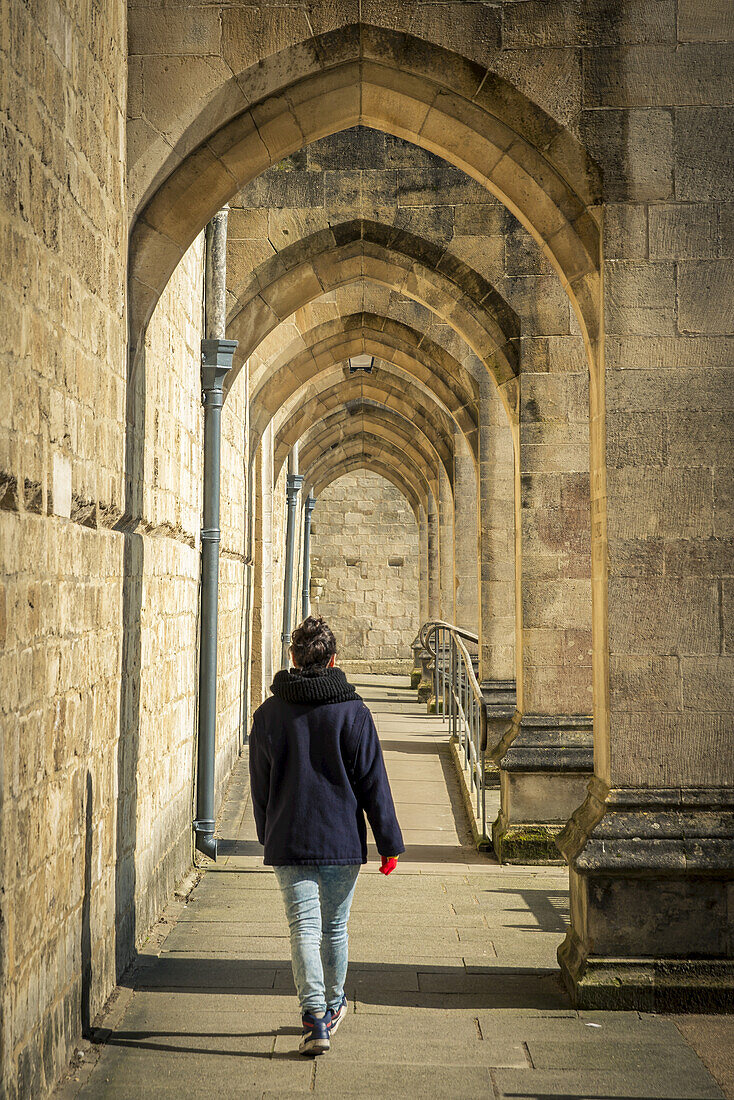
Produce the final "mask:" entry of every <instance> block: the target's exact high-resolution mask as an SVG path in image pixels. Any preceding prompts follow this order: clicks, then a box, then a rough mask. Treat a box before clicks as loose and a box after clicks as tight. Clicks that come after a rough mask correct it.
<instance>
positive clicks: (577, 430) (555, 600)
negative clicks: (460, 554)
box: [492, 370, 593, 863]
mask: <svg viewBox="0 0 734 1100" xmlns="http://www.w3.org/2000/svg"><path fill="white" fill-rule="evenodd" d="M587 407H588V383H587V380H586V375H585V374H581V373H578V374H576V373H573V372H570V371H569V372H568V373H562V374H561V373H557V374H552V373H550V372H542V371H538V372H537V373H532V372H530V371H528V370H525V371H523V372H522V373H521V376H520V403H519V422H518V449H519V470H518V475H519V476H518V478H517V484H518V492H517V500H516V514H517V520H516V527H517V535H518V540H517V547H518V563H519V575H518V581H519V584H518V594H519V598H518V600H517V636H518V639H519V659H518V677H517V710H516V712H515V715H514V717H513V720H512V722H511V724H510V726H509V728H508V729H507V730H506V732H505V734H504V735H503V737H502V738H501V739H500V742H499V744H498V745H496V746H495V749H494V750H493V752H492V757H493V759H494V760H495V761H497V762H499V767H500V791H501V808H500V813H499V816H498V818H497V820H496V821H495V823H494V825H493V828H492V841H493V844H494V847H495V851H496V852H497V855H498V858H499V859H500V860H502V861H503V862H515V863H527V862H557V861H559V860H560V853H559V851H558V849H557V847H556V844H555V839H556V837H557V836H558V835H559V834H560V832H561V830H562V828H563V827H564V825H565V823H566V822H567V821H568V819H569V818H570V817H571V815H572V814H573V812H574V810H575V809H577V807H578V806H579V805H580V804H581V803H582V802H583V800H584V797H585V794H586V788H587V784H588V782H589V778H590V776H591V774H592V771H593V744H592V725H593V722H592V717H591V716H592V675H591V542H590V539H591V525H590V513H589V503H588V502H589V448H588V436H587V413H586V410H587Z"/></svg>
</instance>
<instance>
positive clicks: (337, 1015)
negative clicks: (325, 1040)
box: [329, 996, 347, 1035]
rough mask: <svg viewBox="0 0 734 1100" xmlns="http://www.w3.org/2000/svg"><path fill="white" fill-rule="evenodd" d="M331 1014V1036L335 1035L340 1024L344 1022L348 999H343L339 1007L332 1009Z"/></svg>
mask: <svg viewBox="0 0 734 1100" xmlns="http://www.w3.org/2000/svg"><path fill="white" fill-rule="evenodd" d="M330 1013H331V1019H330V1020H329V1035H333V1034H334V1032H335V1031H336V1029H337V1028H338V1027H339V1024H340V1023H341V1022H342V1020H343V1019H344V1017H345V1016H346V1014H347V998H346V997H345V996H344V997H342V999H341V1001H340V1003H339V1007H338V1008H332V1009H331V1010H330Z"/></svg>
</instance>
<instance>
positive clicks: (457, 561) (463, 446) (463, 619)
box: [454, 429, 479, 633]
mask: <svg viewBox="0 0 734 1100" xmlns="http://www.w3.org/2000/svg"><path fill="white" fill-rule="evenodd" d="M477 504H478V501H477V471H476V466H475V464H474V459H473V458H472V454H471V451H470V450H469V447H468V446H467V443H466V440H465V438H464V436H463V434H462V433H461V432H460V431H459V430H458V429H455V430H454V578H455V607H454V614H455V616H456V624H457V626H462V627H465V628H466V629H467V630H473V631H475V632H477V633H478V632H479V558H478V554H477V546H478V528H477V522H478V509H477Z"/></svg>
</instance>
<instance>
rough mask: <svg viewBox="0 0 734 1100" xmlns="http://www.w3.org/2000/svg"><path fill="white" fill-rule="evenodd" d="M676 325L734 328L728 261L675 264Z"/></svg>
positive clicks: (713, 330)
mask: <svg viewBox="0 0 734 1100" xmlns="http://www.w3.org/2000/svg"><path fill="white" fill-rule="evenodd" d="M733 121H734V116H733ZM678 324H679V328H680V330H681V332H702V333H705V334H707V335H717V334H729V333H731V332H732V331H734V272H733V271H732V264H731V262H730V261H729V260H685V261H683V262H682V263H680V264H679V265H678Z"/></svg>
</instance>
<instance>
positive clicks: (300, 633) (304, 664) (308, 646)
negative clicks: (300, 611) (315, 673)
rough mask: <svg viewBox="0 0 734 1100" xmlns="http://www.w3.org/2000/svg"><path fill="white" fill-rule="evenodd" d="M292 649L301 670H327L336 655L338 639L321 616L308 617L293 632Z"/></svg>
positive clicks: (294, 658) (295, 661)
mask: <svg viewBox="0 0 734 1100" xmlns="http://www.w3.org/2000/svg"><path fill="white" fill-rule="evenodd" d="M291 649H292V650H293V661H294V663H295V664H296V665H297V666H298V667H299V668H303V669H306V668H325V667H326V665H328V663H329V661H330V660H331V658H332V657H333V656H334V654H335V653H336V639H335V637H334V635H333V633H332V631H331V629H330V628H329V626H328V625H327V624H326V623H325V622H324V620H323V619H322V618H321V616H318V617H316V616H315V615H308V616H307V618H305V619H304V620H303V622H302V623H300V625H299V626H297V627H296V629H295V630H294V631H293V635H292V640H291Z"/></svg>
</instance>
